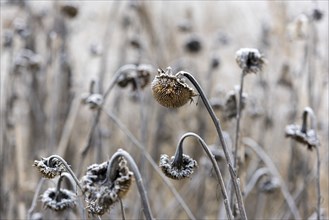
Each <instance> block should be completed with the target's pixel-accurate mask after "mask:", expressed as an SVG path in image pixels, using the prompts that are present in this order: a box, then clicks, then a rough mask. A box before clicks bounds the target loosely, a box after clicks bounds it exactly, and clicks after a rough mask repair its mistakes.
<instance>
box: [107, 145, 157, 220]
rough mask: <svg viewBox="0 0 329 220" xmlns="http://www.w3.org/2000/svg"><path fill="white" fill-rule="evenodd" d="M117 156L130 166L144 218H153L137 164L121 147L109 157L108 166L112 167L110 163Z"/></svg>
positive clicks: (108, 174) (113, 161)
mask: <svg viewBox="0 0 329 220" xmlns="http://www.w3.org/2000/svg"><path fill="white" fill-rule="evenodd" d="M119 157H124V158H125V159H126V160H127V161H128V163H129V165H130V167H131V169H132V171H133V173H134V176H135V179H136V184H137V188H138V191H139V194H140V196H141V202H142V206H143V212H144V215H145V218H146V219H153V215H152V212H151V208H150V203H149V200H148V198H147V196H146V190H145V188H144V185H143V179H142V176H141V174H140V172H139V169H138V166H137V164H136V163H135V160H134V158H132V156H130V154H129V153H128V152H127V151H125V150H123V149H119V150H118V151H117V152H115V153H114V154H113V156H112V157H111V159H110V162H109V167H112V164H113V163H115V161H116V160H117V159H118V158H119ZM110 170H111V169H108V172H110ZM110 175H111V174H110V173H107V175H106V176H107V177H109V176H110Z"/></svg>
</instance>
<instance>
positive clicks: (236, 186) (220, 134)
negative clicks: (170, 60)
mask: <svg viewBox="0 0 329 220" xmlns="http://www.w3.org/2000/svg"><path fill="white" fill-rule="evenodd" d="M179 74H181V75H183V76H185V77H186V78H187V79H188V80H190V81H191V83H192V84H193V85H194V87H195V88H196V90H197V91H198V92H199V94H200V97H201V99H202V101H203V103H204V105H205V107H206V109H207V110H208V112H209V115H210V117H211V119H212V121H213V122H214V125H215V127H216V130H217V134H218V137H219V140H220V143H221V145H222V147H223V151H224V154H225V158H226V163H227V166H228V169H229V172H230V175H231V179H232V182H233V186H234V189H235V194H236V198H237V202H238V206H239V211H240V215H241V219H243V220H244V219H247V214H246V210H245V207H244V203H243V199H242V195H241V191H240V186H239V180H238V177H237V175H236V172H235V171H234V168H233V165H232V160H231V157H230V154H229V151H228V147H227V145H226V142H225V139H224V135H223V131H222V128H221V126H220V122H219V119H218V118H217V117H216V115H215V112H214V110H213V109H212V107H211V105H210V104H209V101H208V98H207V97H206V96H205V94H204V92H203V90H202V88H201V86H200V85H199V83H198V82H197V81H196V79H195V78H194V77H193V76H192V75H191V74H190V73H188V72H184V71H180V72H179V73H178V75H179Z"/></svg>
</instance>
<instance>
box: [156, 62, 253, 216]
mask: <svg viewBox="0 0 329 220" xmlns="http://www.w3.org/2000/svg"><path fill="white" fill-rule="evenodd" d="M183 77H185V78H187V79H188V80H189V81H190V82H191V83H192V84H193V86H194V87H195V88H196V90H197V92H198V93H199V96H200V97H201V100H202V101H203V103H204V105H205V107H206V109H207V111H208V113H209V115H210V117H211V119H212V121H213V123H214V125H215V127H216V131H217V135H218V137H219V140H220V143H221V145H222V148H223V150H224V154H225V159H226V163H227V166H228V169H229V173H230V176H231V179H232V182H233V186H234V190H235V195H236V198H237V202H238V207H239V211H240V217H241V218H242V219H247V215H246V211H245V207H244V202H243V199H242V195H241V190H240V186H239V179H238V177H237V174H236V172H235V170H234V168H233V163H232V159H231V156H230V153H229V149H228V147H227V144H226V141H225V139H224V135H223V131H222V128H221V125H220V122H219V119H218V118H217V117H216V114H215V112H214V110H213V108H212V107H211V105H210V103H209V100H208V98H207V97H206V95H205V93H204V91H203V89H202V88H201V86H200V84H199V83H198V81H197V80H196V79H195V78H194V76H193V75H191V74H190V73H188V72H185V71H179V72H178V73H176V74H173V73H172V70H171V67H168V68H167V69H166V71H163V70H161V69H159V70H158V75H156V76H155V78H154V80H153V81H152V84H151V87H152V92H153V96H154V98H155V99H156V101H157V102H159V104H161V105H162V106H164V107H167V108H178V107H181V106H183V105H184V104H186V103H187V102H189V101H190V102H191V101H192V100H193V97H194V96H197V95H198V94H197V93H196V92H194V90H193V88H191V87H190V86H189V85H188V84H187V83H186V82H185V81H184V79H185V78H183ZM163 159H165V158H163Z"/></svg>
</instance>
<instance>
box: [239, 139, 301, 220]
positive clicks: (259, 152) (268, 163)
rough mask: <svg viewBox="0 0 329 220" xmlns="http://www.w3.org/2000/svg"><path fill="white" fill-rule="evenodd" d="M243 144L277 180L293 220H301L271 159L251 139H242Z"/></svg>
mask: <svg viewBox="0 0 329 220" xmlns="http://www.w3.org/2000/svg"><path fill="white" fill-rule="evenodd" d="M243 143H244V144H245V145H246V146H247V147H249V148H251V149H252V150H253V151H254V152H255V153H256V154H257V155H258V156H259V158H260V159H261V160H262V161H263V162H264V163H265V164H266V166H267V167H268V169H269V170H270V172H271V173H272V175H273V176H275V177H277V178H278V179H279V181H280V188H281V192H282V194H283V196H284V198H285V199H286V202H287V203H288V206H289V208H290V210H291V212H292V214H293V215H294V218H295V219H301V217H300V214H299V212H298V208H297V206H296V203H295V201H294V199H293V198H292V196H291V194H290V192H289V190H288V188H287V186H286V185H285V183H284V181H283V179H282V177H281V175H280V173H279V171H278V169H277V168H276V166H275V165H274V163H273V161H272V160H271V158H270V157H269V156H268V155H267V154H266V153H265V151H264V150H263V149H262V147H260V146H259V145H258V144H257V143H256V142H255V141H254V140H252V139H251V138H243Z"/></svg>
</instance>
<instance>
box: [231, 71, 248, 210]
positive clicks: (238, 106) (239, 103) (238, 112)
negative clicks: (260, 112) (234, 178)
mask: <svg viewBox="0 0 329 220" xmlns="http://www.w3.org/2000/svg"><path fill="white" fill-rule="evenodd" d="M245 75H246V74H245V72H244V71H242V73H241V79H240V88H239V97H238V100H236V127H235V143H234V164H233V166H234V169H235V172H236V173H238V172H239V166H238V150H239V140H240V118H241V106H242V93H243V81H244V76H245ZM243 156H244V152H243V150H242V152H241V158H240V160H241V163H243V161H244V158H243ZM233 193H234V190H233V189H231V207H232V208H234V197H233Z"/></svg>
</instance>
